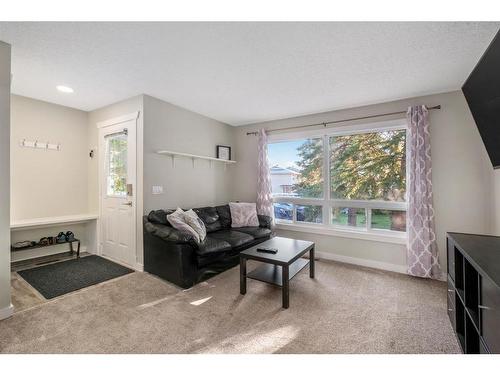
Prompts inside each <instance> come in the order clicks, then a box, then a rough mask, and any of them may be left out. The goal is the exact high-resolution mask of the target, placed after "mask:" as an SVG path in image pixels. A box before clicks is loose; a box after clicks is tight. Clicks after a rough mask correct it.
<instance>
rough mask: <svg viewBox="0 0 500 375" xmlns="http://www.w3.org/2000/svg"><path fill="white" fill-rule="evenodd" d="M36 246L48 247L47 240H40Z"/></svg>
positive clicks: (44, 238) (43, 238) (45, 238)
mask: <svg viewBox="0 0 500 375" xmlns="http://www.w3.org/2000/svg"><path fill="white" fill-rule="evenodd" d="M38 244H39V245H40V246H47V245H50V243H49V239H48V238H47V237H42V238H40V241H38Z"/></svg>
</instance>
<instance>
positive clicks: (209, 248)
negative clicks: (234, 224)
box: [196, 237, 231, 255]
mask: <svg viewBox="0 0 500 375" xmlns="http://www.w3.org/2000/svg"><path fill="white" fill-rule="evenodd" d="M229 250H231V245H230V244H229V243H228V242H226V241H223V240H220V239H218V238H213V237H206V238H205V240H204V241H202V242H200V243H199V244H197V249H196V253H197V254H198V255H208V254H215V253H221V252H224V251H229Z"/></svg>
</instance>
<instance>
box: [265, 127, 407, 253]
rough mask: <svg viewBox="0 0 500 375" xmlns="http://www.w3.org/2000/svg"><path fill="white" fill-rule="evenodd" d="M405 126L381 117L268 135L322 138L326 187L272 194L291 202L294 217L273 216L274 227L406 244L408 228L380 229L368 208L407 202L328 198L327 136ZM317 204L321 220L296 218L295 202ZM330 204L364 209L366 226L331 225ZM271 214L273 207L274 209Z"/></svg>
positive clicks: (271, 138) (403, 207) (397, 206)
mask: <svg viewBox="0 0 500 375" xmlns="http://www.w3.org/2000/svg"><path fill="white" fill-rule="evenodd" d="M403 129H407V124H406V121H405V120H404V119H397V120H391V121H383V122H376V123H369V124H360V125H347V126H341V127H334V128H328V129H318V130H309V131H301V132H293V133H277V134H271V135H270V136H269V138H268V139H269V143H278V142H287V141H292V140H297V139H307V138H323V158H324V159H323V168H324V169H323V176H324V177H325V183H324V187H325V189H324V190H325V191H324V192H323V197H322V198H298V197H286V196H276V197H273V202H282V203H292V204H293V220H292V221H287V220H279V219H275V220H276V228H277V229H283V230H291V231H298V232H306V233H317V234H323V235H329V236H338V237H347V238H356V239H362V240H372V241H379V242H389V243H397V244H405V243H406V241H407V232H398V231H391V230H383V229H373V228H371V210H372V209H384V210H401V211H406V210H407V203H406V202H387V201H380V200H366V201H364V200H349V199H329V198H328V195H329V192H330V179H329V178H328V176H329V172H330V171H329V168H330V165H329V163H330V158H329V155H330V150H329V137H331V136H335V135H348V134H362V133H372V132H377V131H386V130H403ZM297 204H302V205H317V206H321V207H322V212H323V223H322V224H318V223H304V222H297V220H296V219H297V214H296V208H295V207H296V205H297ZM332 207H352V208H364V209H366V222H367V227H366V228H352V227H348V226H341V225H334V224H331V222H332ZM273 214H274V210H273Z"/></svg>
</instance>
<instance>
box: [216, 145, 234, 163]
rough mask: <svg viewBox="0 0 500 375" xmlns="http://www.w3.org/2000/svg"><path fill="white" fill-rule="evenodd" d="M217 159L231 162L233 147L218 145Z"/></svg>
mask: <svg viewBox="0 0 500 375" xmlns="http://www.w3.org/2000/svg"><path fill="white" fill-rule="evenodd" d="M217 159H222V160H231V147H229V146H222V145H217Z"/></svg>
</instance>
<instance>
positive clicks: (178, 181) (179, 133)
mask: <svg viewBox="0 0 500 375" xmlns="http://www.w3.org/2000/svg"><path fill="white" fill-rule="evenodd" d="M233 132H234V129H233V128H232V127H231V126H229V125H226V124H223V123H221V122H219V121H216V120H212V119H210V118H208V117H205V116H202V115H200V114H197V113H194V112H190V111H188V110H186V109H183V108H180V107H177V106H175V105H172V104H169V103H167V102H164V101H162V100H159V99H156V98H153V97H151V96H148V95H144V212H145V213H147V212H149V211H150V210H153V209H158V208H175V207H183V208H192V207H200V206H204V205H208V206H210V205H216V204H222V203H227V202H228V201H229V199H230V197H231V191H232V190H231V188H232V178H231V176H232V175H233V172H234V170H235V169H237V168H238V164H236V165H231V166H228V167H227V168H226V169H225V168H224V165H223V164H221V163H216V162H214V163H213V165H212V166H210V162H209V161H207V160H195V164H194V167H193V163H192V160H191V159H188V158H176V160H175V166H172V162H171V158H170V157H169V156H165V155H158V154H156V151H157V150H170V151H177V152H184V153H190V154H197V155H204V156H213V157H215V156H216V145H227V146H233ZM153 185H161V186H163V194H160V195H153V194H152V186H153Z"/></svg>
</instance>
